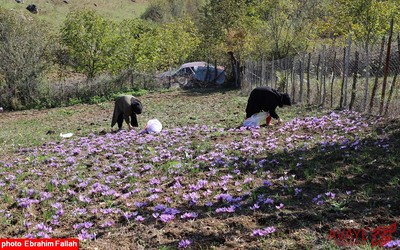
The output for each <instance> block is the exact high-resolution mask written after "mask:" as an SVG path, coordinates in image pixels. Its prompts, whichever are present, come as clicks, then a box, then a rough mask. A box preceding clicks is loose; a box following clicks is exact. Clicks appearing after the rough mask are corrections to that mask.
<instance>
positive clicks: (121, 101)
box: [111, 95, 143, 130]
mask: <svg viewBox="0 0 400 250" xmlns="http://www.w3.org/2000/svg"><path fill="white" fill-rule="evenodd" d="M142 109H143V107H142V103H141V102H140V101H139V100H138V99H136V98H135V97H134V96H131V95H123V96H120V97H118V98H117V100H116V101H115V105H114V113H113V117H112V122H111V128H112V127H114V125H115V124H116V123H118V129H119V130H121V128H122V124H123V122H124V120H125V122H126V124H128V129H129V130H131V129H132V128H133V127H138V126H139V124H138V120H137V117H136V115H139V114H141V113H142Z"/></svg>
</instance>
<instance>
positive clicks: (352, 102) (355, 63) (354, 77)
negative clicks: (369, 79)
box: [349, 51, 359, 110]
mask: <svg viewBox="0 0 400 250" xmlns="http://www.w3.org/2000/svg"><path fill="white" fill-rule="evenodd" d="M355 54H356V58H355V62H354V68H353V86H352V87H351V99H350V104H349V109H350V110H352V109H353V106H354V102H355V99H356V91H357V89H356V86H357V77H358V76H357V75H358V58H359V55H358V51H356V53H355Z"/></svg>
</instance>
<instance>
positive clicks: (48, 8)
mask: <svg viewBox="0 0 400 250" xmlns="http://www.w3.org/2000/svg"><path fill="white" fill-rule="evenodd" d="M67 2H68V3H65V2H64V0H25V1H24V3H17V2H16V1H15V0H0V6H1V7H3V8H5V9H8V10H14V11H17V12H19V13H21V14H24V15H26V16H29V15H31V16H36V17H38V18H40V19H43V20H46V21H48V22H49V23H51V24H53V25H54V26H55V27H59V26H60V25H61V24H62V22H63V21H64V19H65V17H66V15H67V14H68V13H69V12H70V11H73V10H82V9H93V10H96V11H98V13H100V14H102V15H103V16H104V17H106V18H110V19H113V20H122V19H126V18H134V17H139V16H140V15H141V14H142V13H143V12H144V10H145V8H146V6H147V4H148V1H147V0H134V1H132V0H85V1H80V0H67ZM29 4H35V5H36V6H37V7H38V9H39V13H38V14H31V13H30V12H29V11H27V10H26V7H27V6H28V5H29Z"/></svg>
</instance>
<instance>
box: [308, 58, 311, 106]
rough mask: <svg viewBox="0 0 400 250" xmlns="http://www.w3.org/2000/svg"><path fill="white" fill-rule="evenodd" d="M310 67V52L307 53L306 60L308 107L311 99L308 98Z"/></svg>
mask: <svg viewBox="0 0 400 250" xmlns="http://www.w3.org/2000/svg"><path fill="white" fill-rule="evenodd" d="M310 65H311V52H310V53H308V60H307V104H308V105H310V102H311V98H310V92H311V87H310Z"/></svg>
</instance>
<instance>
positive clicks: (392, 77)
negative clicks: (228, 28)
mask: <svg viewBox="0 0 400 250" xmlns="http://www.w3.org/2000/svg"><path fill="white" fill-rule="evenodd" d="M366 48H368V49H366ZM399 72H400V34H399V35H397V38H395V39H392V38H391V37H389V38H388V37H383V38H382V40H381V41H378V42H377V43H375V44H373V45H370V46H368V47H366V46H364V47H358V46H355V45H354V44H353V43H352V41H351V39H350V38H349V40H348V44H347V46H345V47H344V48H340V47H336V46H330V47H326V46H325V47H322V49H321V50H319V51H314V52H309V53H307V52H304V53H301V54H298V55H296V56H293V57H287V58H283V59H279V60H273V61H266V60H259V61H256V62H254V61H247V62H245V63H244V70H243V72H242V73H243V76H242V83H241V89H242V92H243V93H245V94H248V93H250V91H251V90H252V89H254V88H255V87H258V86H270V87H272V88H275V89H277V90H279V91H282V92H287V93H289V94H290V96H291V98H292V100H293V102H294V103H297V104H302V105H318V106H322V107H326V108H328V107H329V108H339V109H350V110H355V111H360V112H368V113H370V114H377V115H387V116H399V115H400V100H399V99H400V98H399V97H400V88H399V85H400V84H399V77H398V74H399Z"/></svg>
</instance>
